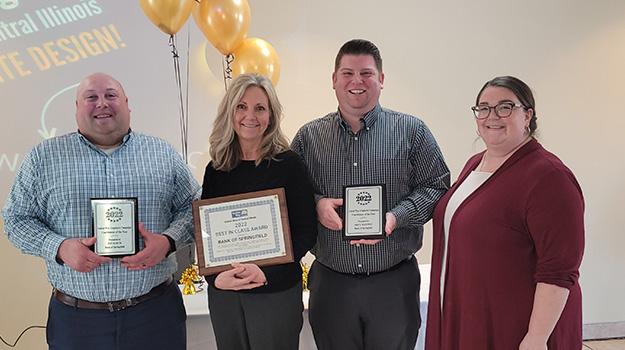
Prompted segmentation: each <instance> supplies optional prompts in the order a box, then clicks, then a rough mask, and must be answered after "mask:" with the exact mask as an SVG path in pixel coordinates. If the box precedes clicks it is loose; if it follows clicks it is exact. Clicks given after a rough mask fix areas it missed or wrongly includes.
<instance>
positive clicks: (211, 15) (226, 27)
mask: <svg viewBox="0 0 625 350" xmlns="http://www.w3.org/2000/svg"><path fill="white" fill-rule="evenodd" d="M250 12H251V11H250V5H249V4H248V3H247V0H201V2H200V3H199V4H197V5H196V6H194V8H193V20H195V23H196V24H197V26H198V27H200V29H201V30H202V32H203V33H204V36H205V37H206V39H208V41H209V42H210V43H211V44H213V46H215V48H216V49H217V50H219V52H221V53H222V54H223V55H227V54H230V53H232V51H234V49H235V48H236V47H237V46H239V45H240V44H241V42H242V41H243V40H244V39H245V36H246V35H247V29H248V28H249V27H250V19H251V16H252V15H251V13H250Z"/></svg>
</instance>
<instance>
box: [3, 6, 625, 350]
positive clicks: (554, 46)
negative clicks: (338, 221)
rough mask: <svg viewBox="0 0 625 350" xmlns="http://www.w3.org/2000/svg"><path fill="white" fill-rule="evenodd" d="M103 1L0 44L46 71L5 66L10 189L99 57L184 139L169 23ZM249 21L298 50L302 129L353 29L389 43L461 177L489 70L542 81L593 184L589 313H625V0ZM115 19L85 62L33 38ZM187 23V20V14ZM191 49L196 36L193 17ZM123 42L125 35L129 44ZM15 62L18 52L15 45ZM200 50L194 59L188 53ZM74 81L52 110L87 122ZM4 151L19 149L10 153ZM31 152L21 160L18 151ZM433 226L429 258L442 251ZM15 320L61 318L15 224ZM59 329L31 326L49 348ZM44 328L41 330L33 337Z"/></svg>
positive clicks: (9, 251) (256, 14) (66, 121)
mask: <svg viewBox="0 0 625 350" xmlns="http://www.w3.org/2000/svg"><path fill="white" fill-rule="evenodd" d="M19 2H20V5H19V7H18V8H17V9H14V10H3V9H0V20H1V21H5V22H9V21H14V20H16V19H18V18H20V16H22V14H23V13H30V14H33V13H34V12H35V10H37V9H40V8H44V7H47V6H54V5H56V6H58V7H64V6H69V5H75V4H79V3H81V2H80V1H79V0H69V1H63V0H55V1H45V2H44V1H29V2H28V3H27V2H26V1H24V0H22V1H19ZM96 4H98V6H100V7H101V8H102V9H103V12H102V13H101V14H99V15H96V16H93V17H91V18H89V19H85V20H83V21H79V22H76V23H70V24H66V25H63V26H59V27H57V28H52V29H49V30H42V29H41V28H40V31H39V32H36V33H32V34H28V35H23V36H22V37H20V38H16V39H10V40H3V41H0V58H2V56H3V55H5V57H6V55H7V54H9V53H15V52H17V53H18V55H19V56H17V57H18V58H21V59H23V62H24V67H26V68H31V74H29V75H27V76H24V77H16V78H15V79H9V78H8V77H7V75H6V73H3V70H2V68H0V77H4V81H0V96H1V97H0V101H1V104H0V105H1V106H2V113H1V115H2V117H1V118H2V119H1V121H2V125H3V126H2V128H0V147H1V148H0V157H2V158H0V161H2V163H0V201H2V202H4V199H5V198H6V195H7V193H8V190H9V188H10V185H11V183H12V181H13V177H14V171H13V168H14V165H15V164H18V163H19V162H20V161H21V159H22V158H23V155H24V154H25V153H26V152H28V150H29V149H30V148H31V147H32V146H33V145H35V144H36V143H38V142H40V141H41V136H40V135H39V134H38V133H37V130H38V129H42V122H41V120H42V118H41V113H42V108H43V107H44V105H45V103H46V102H47V101H48V99H49V98H50V97H51V96H52V95H54V94H55V93H57V92H59V91H60V90H61V89H63V88H65V87H67V86H70V85H72V84H75V83H76V82H77V81H78V80H80V78H82V77H83V76H85V75H87V74H89V73H91V72H94V71H105V72H109V73H111V74H113V75H114V76H116V77H118V78H119V79H120V80H121V81H122V82H123V83H124V86H125V88H126V92H127V94H128V96H129V98H130V104H131V108H132V113H133V114H132V115H133V127H134V128H135V129H136V130H139V131H142V132H146V133H150V134H154V135H157V136H161V137H164V138H166V139H168V140H169V141H171V142H172V143H173V144H174V145H176V146H178V145H179V144H180V141H179V139H180V138H179V134H178V109H177V108H178V105H177V95H176V90H175V86H174V80H173V69H172V64H171V54H170V53H169V49H168V46H167V37H166V36H165V35H164V34H162V33H161V32H160V31H158V30H157V29H156V27H154V26H153V25H152V24H151V23H150V22H149V21H148V20H147V19H146V18H145V16H144V15H143V13H142V12H141V9H140V8H139V5H138V4H137V2H130V1H123V2H122V1H104V0H99V1H97V2H96ZM250 5H251V8H252V25H251V28H250V30H249V33H248V36H253V37H261V38H264V39H266V40H267V41H269V42H270V43H272V44H273V46H274V47H275V48H276V50H277V52H278V54H279V56H280V58H281V63H282V75H281V78H280V81H279V84H278V94H279V96H280V99H281V101H282V103H283V104H284V106H285V114H286V117H285V120H284V123H283V126H284V129H285V131H286V132H287V134H288V136H290V137H292V136H293V135H294V134H295V132H296V131H297V129H298V128H299V126H301V125H302V124H303V123H305V122H307V121H309V120H311V119H313V118H316V117H319V116H322V115H324V114H325V113H327V112H329V111H332V110H333V109H335V108H336V106H337V104H336V100H335V98H334V94H333V91H332V90H331V82H330V75H331V72H332V67H333V60H334V56H335V54H336V51H337V50H338V48H339V47H340V45H341V44H342V43H343V42H345V41H346V40H349V39H351V38H354V37H361V38H367V39H370V40H372V41H373V42H375V43H376V44H377V45H378V46H379V47H380V49H381V52H382V56H383V59H384V71H385V74H386V80H385V86H384V90H383V92H382V104H383V105H384V106H387V107H390V108H393V109H397V110H400V111H403V112H408V113H412V114H415V115H418V116H420V117H421V118H422V119H424V120H425V121H426V123H427V124H428V125H429V126H430V128H431V129H432V131H433V133H434V134H435V136H436V137H437V139H438V141H439V144H440V146H441V148H442V150H443V152H444V154H445V157H446V160H447V162H448V164H449V167H450V169H451V170H452V176H453V178H455V177H456V176H457V174H458V172H459V170H460V169H461V167H462V166H463V165H464V162H465V161H466V159H467V158H468V157H469V155H471V154H473V153H475V152H476V151H478V150H480V148H481V147H482V146H481V144H479V143H478V142H476V141H475V138H476V135H475V125H474V122H473V121H472V117H471V114H470V111H469V109H468V108H469V106H471V105H472V104H473V103H474V99H475V94H476V93H477V91H478V89H479V88H480V87H481V86H482V84H483V83H484V82H485V81H486V80H488V79H490V78H492V77H494V76H497V75H507V74H511V75H516V76H518V77H520V78H522V79H523V80H525V81H526V82H527V83H528V84H529V85H530V86H531V87H533V89H534V92H535V95H536V100H537V112H538V117H539V120H538V123H539V124H538V125H539V131H540V133H539V138H540V141H541V142H542V143H543V144H544V145H545V146H546V147H547V148H548V149H550V150H551V151H553V152H554V153H556V154H557V155H559V156H560V157H561V159H562V160H563V161H564V162H565V163H566V164H567V165H569V167H570V168H571V169H572V170H573V172H574V173H575V174H576V176H577V177H578V180H579V182H580V183H581V185H582V188H583V190H584V194H585V198H586V227H587V231H586V239H587V245H586V254H585V258H584V262H583V265H582V269H581V283H582V288H583V292H584V323H604V322H619V321H625V306H624V304H623V302H622V301H621V298H622V296H623V295H625V279H623V278H622V277H623V272H622V271H625V258H623V254H622V251H623V247H625V235H623V234H622V230H623V229H622V228H623V227H625V215H623V209H622V208H624V207H625V200H624V199H623V197H624V196H623V195H624V194H625V191H624V187H625V185H624V184H623V181H622V179H623V178H625V157H624V156H623V151H624V150H625V139H624V138H623V137H622V136H621V134H622V133H623V131H624V130H625V118H624V117H623V115H624V113H623V110H624V108H623V106H622V103H623V100H624V97H625V89H624V88H623V87H622V85H621V82H622V81H623V80H624V78H625V64H624V62H625V2H623V1H619V0H612V1H610V0H604V1H585V0H569V1H565V0H552V1H538V0H530V1H524V2H519V1H509V0H508V1H486V0H475V1H472V2H465V1H448V2H417V1H407V0H406V1H399V0H389V1H385V2H381V1H362V0H341V1H328V0H325V1H324V0H322V1H304V0H297V1H296V0H291V1H283V0H250ZM109 25H113V26H114V27H115V29H117V31H118V32H119V34H120V37H121V40H120V42H119V43H118V44H120V46H119V48H118V49H112V50H111V51H110V52H108V53H105V54H101V55H97V56H90V57H86V58H84V59H80V60H79V61H77V62H74V63H67V64H65V65H62V66H58V67H52V68H50V69H47V70H45V71H40V70H38V69H37V68H36V66H35V65H34V63H33V62H32V60H30V59H29V56H28V54H27V51H26V49H27V48H28V47H31V46H33V45H35V46H42V44H43V43H44V42H47V41H50V40H51V41H56V40H57V39H59V38H63V37H70V36H71V35H75V34H78V33H80V32H84V31H91V30H92V29H93V28H100V27H101V26H109ZM185 28H186V27H185ZM178 42H179V45H178V46H179V49H180V50H181V51H183V53H184V51H185V50H186V49H185V47H186V29H184V30H182V31H181V32H180V35H179V38H178ZM122 43H123V47H122V45H121V44H122ZM190 57H191V60H190V66H191V81H190V101H191V104H190V120H191V121H190V133H189V138H190V141H189V146H190V147H189V148H190V151H191V152H197V153H194V154H193V156H192V157H191V159H190V161H191V164H190V165H191V166H192V167H193V168H194V173H195V175H196V176H197V178H198V179H200V178H201V176H202V172H203V167H204V165H205V164H206V161H207V156H206V146H207V138H208V135H209V133H210V128H211V123H212V117H213V115H214V113H215V110H216V105H217V103H218V102H219V99H220V98H221V95H222V94H223V83H222V81H221V80H220V78H217V77H215V76H214V75H213V74H212V73H211V71H210V69H211V68H213V69H214V70H217V67H219V54H218V53H217V51H216V50H214V49H212V47H211V46H210V45H208V46H207V45H206V44H205V41H204V39H203V37H202V35H201V33H200V32H199V31H198V30H196V29H195V26H194V24H193V23H192V22H191V49H190ZM5 62H6V61H5ZM183 63H184V61H183ZM73 93H74V92H73V90H68V91H67V92H66V93H63V94H61V95H59V96H58V97H57V98H55V99H54V100H52V102H51V103H50V105H49V109H48V112H47V113H46V114H45V116H44V118H43V120H44V124H45V125H46V128H47V129H51V128H53V127H54V128H57V134H62V133H66V132H70V131H72V130H74V129H75V127H74V119H73ZM2 159H3V160H2ZM16 161H17V163H16ZM430 245H431V241H430V239H429V237H427V239H426V242H425V246H424V248H423V250H422V251H421V252H420V254H419V257H420V261H421V262H427V261H428V260H429V257H430ZM0 259H2V264H0V274H1V276H3V280H4V282H3V283H2V284H1V285H0V295H2V296H3V297H2V298H1V299H0V309H1V310H3V316H2V318H1V319H0V335H2V336H3V337H8V338H9V339H14V338H15V337H16V336H17V334H18V332H19V331H20V330H21V329H23V328H24V327H25V326H26V325H28V324H33V323H39V324H41V323H42V322H45V318H46V312H47V310H46V305H47V298H48V297H49V287H48V284H47V282H46V280H45V273H44V269H43V264H42V263H41V261H40V260H39V259H37V258H32V257H26V256H23V255H21V254H20V253H19V252H18V251H17V250H16V249H14V248H13V247H12V246H11V245H10V243H9V242H8V241H7V239H6V238H5V237H2V238H0ZM43 336H44V333H43V332H41V331H34V332H33V333H30V334H29V335H28V336H27V337H26V338H25V339H24V340H22V341H21V342H20V346H21V348H23V349H35V348H37V346H36V345H32V344H41V343H42V339H43ZM31 339H32V341H33V343H32V344H30V345H29V343H28V341H30V340H31Z"/></svg>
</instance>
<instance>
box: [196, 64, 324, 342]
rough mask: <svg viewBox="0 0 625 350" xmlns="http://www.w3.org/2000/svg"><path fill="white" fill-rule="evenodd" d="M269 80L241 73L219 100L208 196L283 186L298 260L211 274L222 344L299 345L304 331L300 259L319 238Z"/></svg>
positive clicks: (205, 185) (307, 191)
mask: <svg viewBox="0 0 625 350" xmlns="http://www.w3.org/2000/svg"><path fill="white" fill-rule="evenodd" d="M281 116H282V107H281V105H280V102H279V101H278V98H277V96H276V93H275V90H274V88H273V86H272V84H271V82H270V81H269V80H268V79H267V78H265V77H262V76H259V75H251V74H243V75H240V76H238V77H237V78H236V79H234V81H233V82H232V84H231V85H230V87H229V89H228V91H227V93H226V95H225V96H224V98H223V100H222V101H221V104H220V105H219V109H218V114H217V117H216V118H215V122H214V126H213V131H212V133H211V136H210V139H209V141H210V156H211V159H212V161H211V162H210V163H209V164H208V166H207V167H206V172H205V174H204V182H203V185H202V187H203V191H202V199H206V198H214V197H221V196H226V195H233V194H238V193H246V192H253V191H260V190H267V189H275V188H280V187H282V188H284V190H285V193H286V200H287V208H288V216H289V225H290V231H291V240H292V244H293V255H294V257H295V262H293V263H288V264H283V265H275V266H269V267H262V268H261V267H258V266H257V265H255V264H250V263H243V264H233V268H232V269H230V270H228V271H224V272H222V273H220V274H218V275H217V276H216V277H211V278H208V282H209V293H208V302H209V309H210V316H211V321H212V324H213V329H214V331H215V338H216V340H217V346H218V347H219V348H220V349H228V350H230V349H235V350H236V349H297V348H298V345H299V333H300V330H301V328H302V323H303V319H302V311H303V304H302V270H301V267H300V264H299V261H300V259H301V258H302V257H303V256H304V254H306V252H307V251H308V250H309V249H310V248H312V246H313V245H314V244H315V242H316V239H317V222H316V214H315V203H314V197H313V189H312V186H311V184H310V182H309V181H308V176H307V173H306V170H305V167H304V165H303V164H302V162H301V161H300V159H299V157H298V156H297V155H296V154H295V153H293V152H292V151H290V150H289V145H288V141H287V140H286V138H285V137H284V135H283V134H282V131H281V129H280V119H281Z"/></svg>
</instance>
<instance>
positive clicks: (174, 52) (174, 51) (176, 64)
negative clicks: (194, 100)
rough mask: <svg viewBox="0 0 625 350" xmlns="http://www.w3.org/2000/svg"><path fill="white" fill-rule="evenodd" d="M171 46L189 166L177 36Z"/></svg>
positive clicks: (183, 151) (184, 147)
mask: <svg viewBox="0 0 625 350" xmlns="http://www.w3.org/2000/svg"><path fill="white" fill-rule="evenodd" d="M169 46H171V53H172V56H173V61H174V75H175V79H176V86H177V87H178V98H179V99H180V120H179V121H180V139H181V141H182V149H181V151H182V158H183V159H184V161H185V163H187V164H188V158H187V125H188V119H187V117H186V114H185V106H184V98H183V96H182V95H183V93H182V77H181V74H180V61H179V60H178V58H179V56H178V49H177V48H176V37H175V35H173V34H172V35H170V36H169Z"/></svg>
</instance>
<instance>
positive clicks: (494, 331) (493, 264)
mask: <svg viewBox="0 0 625 350" xmlns="http://www.w3.org/2000/svg"><path fill="white" fill-rule="evenodd" d="M472 110H473V112H474V114H475V118H476V123H477V131H478V134H479V135H480V137H481V138H482V140H483V141H484V143H485V144H486V151H484V152H481V153H479V154H476V155H475V156H473V157H472V158H470V159H469V161H468V162H467V164H466V165H465V167H464V169H463V170H462V172H461V174H460V176H459V177H458V180H457V181H456V183H455V184H454V185H453V187H452V188H451V189H450V191H449V192H447V194H446V195H445V196H444V197H443V198H441V200H440V201H439V203H438V205H437V207H436V209H435V211H434V247H433V253H432V275H431V285H430V297H429V307H428V320H427V332H426V349H427V350H460V349H462V350H509V349H519V350H530V349H531V350H534V349H541V350H543V349H544V350H546V349H549V350H554V349H562V350H571V349H580V348H581V347H582V335H581V329H582V305H581V300H582V296H581V290H580V287H579V284H578V277H579V266H580V263H581V261H582V255H583V250H584V200H583V196H582V191H581V189H580V186H579V184H578V183H577V181H576V179H575V177H574V175H573V173H572V172H571V171H570V170H569V169H568V168H567V167H566V166H565V165H564V164H563V163H562V162H561V161H560V159H558V158H557V157H556V156H555V155H553V154H552V153H550V152H548V151H546V150H545V149H544V148H543V147H542V146H541V145H540V144H539V143H538V142H537V141H536V140H535V139H534V138H533V134H534V132H535V130H536V108H535V103H534V97H533V95H532V92H531V90H530V88H529V87H528V86H527V85H526V84H525V83H523V82H522V81H521V80H519V79H517V78H514V77H497V78H495V79H493V80H491V81H488V82H487V83H486V84H485V85H484V86H483V87H482V89H481V90H480V92H479V94H478V96H477V100H476V106H474V107H472Z"/></svg>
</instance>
